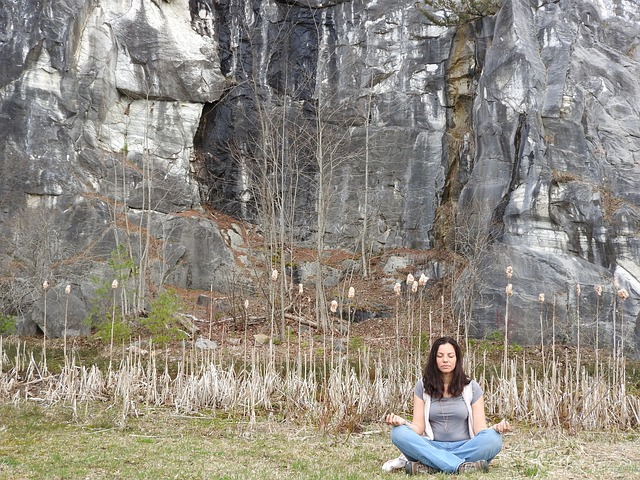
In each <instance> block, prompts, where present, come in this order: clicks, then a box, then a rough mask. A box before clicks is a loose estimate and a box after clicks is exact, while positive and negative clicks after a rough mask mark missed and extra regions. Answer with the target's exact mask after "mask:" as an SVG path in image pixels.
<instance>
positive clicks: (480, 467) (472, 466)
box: [458, 460, 489, 473]
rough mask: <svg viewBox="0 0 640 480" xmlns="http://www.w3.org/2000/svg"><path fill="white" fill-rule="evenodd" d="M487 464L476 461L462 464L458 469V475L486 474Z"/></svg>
mask: <svg viewBox="0 0 640 480" xmlns="http://www.w3.org/2000/svg"><path fill="white" fill-rule="evenodd" d="M488 471H489V462H487V461H486V460H478V461H477V462H464V463H463V464H462V465H460V466H459V467H458V473H471V472H488Z"/></svg>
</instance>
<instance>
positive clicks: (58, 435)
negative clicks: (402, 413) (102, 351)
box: [0, 404, 640, 480]
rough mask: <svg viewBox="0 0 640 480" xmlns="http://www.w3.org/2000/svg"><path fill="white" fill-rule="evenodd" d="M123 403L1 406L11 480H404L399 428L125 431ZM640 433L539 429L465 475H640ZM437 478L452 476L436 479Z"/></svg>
mask: <svg viewBox="0 0 640 480" xmlns="http://www.w3.org/2000/svg"><path fill="white" fill-rule="evenodd" d="M116 411H118V409H116V408H113V409H112V408H110V407H109V405H98V404H92V405H90V406H89V407H88V408H87V409H86V410H85V409H84V406H83V408H81V409H79V410H78V412H79V414H80V415H79V417H81V418H79V419H78V420H76V421H74V420H73V419H72V412H71V410H70V409H69V408H67V407H63V406H60V405H57V406H54V407H47V408H44V407H38V406H35V405H24V404H22V405H20V406H14V405H9V404H7V405H3V406H0V418H1V419H2V420H1V424H0V478H2V479H12V480H14V479H15V480H20V479H30V480H37V479H76V478H77V479H80V478H82V479H106V478H109V479H113V478H118V479H165V478H166V479H168V478H176V479H248V478H251V479H257V480H261V479H264V480H267V479H311V480H313V479H336V480H337V479H340V480H349V479H353V480H356V479H389V480H394V479H397V480H399V479H401V478H404V477H405V476H404V474H403V473H400V472H398V473H392V474H387V473H383V472H382V471H381V468H380V467H381V466H382V464H383V463H384V461H386V460H388V459H389V458H393V457H394V456H396V455H397V451H396V449H395V448H394V447H393V446H392V445H391V443H390V441H389V427H387V426H385V425H380V424H372V425H365V429H364V432H363V433H359V434H351V435H346V434H344V435H342V434H341V435H330V434H323V433H322V432H319V431H317V430H316V429H315V428H312V427H309V426H305V425H301V424H293V423H291V422H278V421H274V420H272V419H271V420H269V419H266V418H265V419H258V421H257V423H256V424H255V425H253V426H249V425H248V423H247V422H246V420H245V419H239V420H238V419H233V418H229V417H228V416H226V415H216V413H215V412H211V413H209V414H206V415H201V416H197V417H192V416H185V415H176V414H175V413H173V411H172V410H169V409H155V410H150V411H145V412H141V415H140V416H138V417H137V418H129V419H127V421H126V424H125V427H124V428H119V427H118V425H119V423H120V422H119V419H118V418H117V417H118V414H117V413H116ZM638 476H640V434H638V433H637V432H621V433H611V432H609V433H588V432H584V433H580V434H577V435H573V436H565V435H562V434H559V433H558V432H551V431H545V432H542V431H539V430H535V429H534V430H531V429H528V428H526V427H524V426H522V427H518V428H516V430H515V432H514V433H511V434H509V435H507V436H506V437H505V447H504V449H503V451H502V452H501V453H500V455H499V456H498V457H497V459H496V461H495V462H494V463H493V464H492V468H491V470H490V472H489V473H488V474H473V475H466V476H465V477H464V478H495V479H504V478H514V479H517V478H550V479H554V478H561V479H569V478H594V479H600V478H601V479H605V478H606V479H615V478H620V479H622V478H638ZM432 478H440V479H445V478H451V476H447V475H435V476H432Z"/></svg>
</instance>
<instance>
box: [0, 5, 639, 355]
mask: <svg viewBox="0 0 640 480" xmlns="http://www.w3.org/2000/svg"><path fill="white" fill-rule="evenodd" d="M0 15H1V20H2V21H0V61H1V64H2V66H3V68H2V69H0V138H1V140H0V160H1V161H0V206H1V207H2V208H1V209H0V231H2V233H3V237H4V238H6V239H7V241H6V242H4V243H3V245H2V246H0V255H1V256H2V265H3V270H4V272H3V276H8V277H12V281H10V282H6V285H7V287H6V288H5V290H9V291H10V292H9V293H11V295H3V298H13V299H20V300H13V301H12V302H8V303H11V305H9V304H7V305H5V308H10V309H13V310H15V311H18V312H20V314H21V315H23V316H24V317H25V318H30V315H31V311H32V310H34V309H37V308H38V307H37V305H38V303H37V302H38V301H40V300H39V299H40V298H41V293H42V292H41V290H42V289H41V287H40V285H41V281H42V279H43V278H53V279H55V280H57V281H58V282H59V283H61V284H64V283H66V282H68V281H70V280H72V279H73V281H74V283H75V284H78V285H79V289H80V291H81V292H82V291H84V292H86V295H90V293H91V291H92V288H93V287H92V285H91V281H90V278H91V276H92V275H96V274H101V275H103V276H104V275H108V273H109V272H108V266H107V264H106V260H107V259H108V258H109V256H110V255H111V254H112V252H113V251H114V249H115V248H116V247H117V246H118V245H119V244H126V245H128V246H129V249H130V251H131V252H132V255H133V256H134V258H135V259H136V260H137V261H139V262H140V263H143V264H144V265H145V266H146V269H147V270H148V271H150V272H151V275H150V276H149V277H148V278H145V282H150V284H153V285H162V284H164V283H167V284H173V285H176V286H179V287H182V288H193V289H203V290H208V289H210V288H214V289H216V290H224V289H225V288H228V287H229V283H230V282H231V281H232V280H230V279H234V278H237V277H238V276H239V275H241V274H240V273H239V272H240V270H241V269H242V268H243V267H245V266H246V265H242V264H241V263H242V262H239V263H238V262H237V260H236V258H237V257H236V255H235V254H237V253H238V252H237V251H235V252H234V250H237V249H236V248H235V247H236V246H237V245H236V243H237V242H231V241H230V238H232V237H233V235H235V234H236V233H237V232H235V233H234V232H231V230H233V229H231V230H230V231H229V232H227V227H225V226H224V225H223V224H222V223H221V222H219V221H217V220H216V218H215V217H214V216H213V215H211V214H210V213H209V211H208V209H209V208H213V209H215V210H217V211H219V212H222V213H224V214H227V215H229V216H232V217H235V218H238V219H239V220H246V221H249V222H253V223H255V224H256V226H257V230H258V231H267V230H268V228H269V227H268V225H267V222H266V221H265V219H267V218H268V217H269V214H270V213H273V212H274V211H275V210H274V208H275V209H276V210H278V211H280V212H282V213H283V215H284V214H285V212H284V211H285V210H286V215H287V218H289V219H290V222H289V224H290V228H291V231H292V237H293V238H295V239H296V241H297V242H298V243H299V245H301V246H312V245H314V242H315V241H316V238H317V237H316V236H317V232H318V231H319V229H320V231H322V232H324V233H325V235H324V238H325V244H326V245H327V246H329V247H343V248H347V249H354V250H358V248H360V247H359V245H364V246H365V247H366V250H368V251H374V252H380V251H385V250H388V249H394V248H410V249H417V250H428V249H438V248H444V247H447V248H449V249H453V250H455V251H456V252H457V253H459V254H461V255H463V256H465V258H466V261H467V262H468V266H467V269H466V270H465V272H464V274H463V276H462V277H461V279H460V280H459V281H458V282H457V284H456V289H455V296H456V298H457V299H458V306H459V315H461V316H463V317H464V318H465V322H468V328H469V329H470V330H471V331H472V332H474V334H476V335H485V334H488V333H491V332H493V331H496V330H501V329H502V326H503V323H504V319H505V305H506V303H507V302H506V300H507V299H506V296H505V295H506V294H505V287H506V285H507V284H508V283H511V284H512V285H513V292H514V294H513V296H511V297H510V298H509V306H510V310H509V315H508V318H509V322H510V326H509V332H510V338H513V339H514V340H515V341H520V342H535V341H537V340H539V337H540V335H541V331H542V332H543V333H542V334H543V335H547V336H548V335H552V334H555V335H556V336H557V337H558V338H561V339H562V340H563V341H567V342H575V341H576V340H577V339H576V328H575V326H576V324H577V323H581V324H582V323H584V329H583V330H582V334H583V335H585V336H587V337H589V338H591V340H594V338H595V336H596V332H597V335H598V337H599V341H600V342H601V344H606V345H610V344H611V343H612V342H613V341H614V332H613V330H612V328H613V321H612V320H613V318H615V319H616V321H617V322H618V323H617V324H618V325H623V326H624V328H623V329H622V330H621V331H620V330H618V331H616V337H615V341H616V342H617V343H622V342H623V341H624V345H625V347H627V348H629V349H630V350H634V351H636V352H637V351H640V324H639V323H638V319H637V317H638V312H639V311H640V304H639V302H638V298H639V295H640V283H639V282H640V267H639V266H638V265H639V263H640V249H639V244H640V240H639V236H638V230H639V227H640V196H639V193H638V192H640V190H639V189H638V178H637V177H638V176H639V175H640V167H639V163H640V162H639V161H638V152H639V151H640V148H639V147H640V135H639V133H638V132H640V128H639V127H640V82H639V81H638V78H640V53H639V52H638V42H639V33H640V9H639V8H638V4H637V3H636V2H629V1H623V0H602V1H600V2H593V1H581V0H573V1H569V0H560V1H557V2H538V1H531V0H504V2H503V4H502V7H501V8H500V10H499V11H498V12H497V14H496V15H495V16H492V17H487V18H485V19H483V20H482V21H478V22H475V23H473V24H468V25H464V26H460V27H457V28H453V27H452V28H443V27H436V26H433V25H429V23H428V21H427V20H426V18H425V17H424V16H423V15H422V14H421V12H420V11H419V9H417V8H416V7H415V5H414V2H410V1H400V2H390V1H386V0H384V1H381V2H369V1H329V2H321V1H304V2H302V1H301V2H260V1H255V2H245V1H242V0H220V1H217V2H214V1H213V0H190V1H187V0H172V1H171V2H167V1H160V0H155V1H152V0H114V1H110V2H99V1H98V2H95V1H89V0H75V1H74V0H61V1H59V2H56V3H55V6H54V4H53V3H50V2H35V1H23V2H8V3H5V4H4V5H3V8H2V13H1V14H0ZM283 132H284V133H286V135H285V134H284V133H283ZM276 185H277V188H275V186H276ZM267 187H268V188H267ZM274 192H275V193H274ZM285 200H286V201H285ZM319 205H320V206H321V213H323V216H322V222H319V218H320V217H319V215H318V213H319V209H318V206H319ZM285 207H286V208H285ZM34 238H35V239H34ZM151 240H153V242H152V241H151ZM152 244H153V245H160V246H161V247H159V248H158V251H161V252H162V254H161V255H150V252H151V245H152ZM34 252H37V253H35V254H34ZM507 266H512V267H513V270H514V274H513V277H511V278H506V276H505V273H504V272H505V269H506V267H507ZM9 268H11V275H8V272H9ZM614 281H615V282H616V286H614ZM577 285H580V287H579V288H577ZM596 286H602V287H603V291H602V295H598V294H597V293H596V290H595V287H596ZM622 288H623V289H625V290H626V291H628V293H629V298H628V299H626V300H624V302H623V301H622V300H620V299H619V297H618V296H617V293H618V290H619V289H622ZM74 291H75V290H74ZM38 292H40V293H38ZM540 294H544V295H545V301H544V302H540V301H539V298H540V297H539V295H540ZM78 298H84V295H79V296H78ZM76 310H78V311H81V310H82V309H81V308H78V309H76ZM34 311H35V310H34ZM34 315H35V316H37V315H39V314H38V313H37V312H36V313H34ZM540 318H543V321H542V323H543V326H542V327H540ZM551 323H553V327H554V328H556V327H557V331H554V332H551V328H552V327H551ZM27 330H28V329H27Z"/></svg>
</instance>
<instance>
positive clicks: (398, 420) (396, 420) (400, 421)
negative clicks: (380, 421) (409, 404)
mask: <svg viewBox="0 0 640 480" xmlns="http://www.w3.org/2000/svg"><path fill="white" fill-rule="evenodd" d="M385 422H387V423H388V424H389V425H393V426H394V427H397V426H399V425H406V424H407V423H408V422H407V420H405V419H404V418H402V417H401V416H400V415H396V414H395V413H389V414H387V417H386V418H385Z"/></svg>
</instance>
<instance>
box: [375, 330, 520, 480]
mask: <svg viewBox="0 0 640 480" xmlns="http://www.w3.org/2000/svg"><path fill="white" fill-rule="evenodd" d="M386 422H387V423H388V424H390V425H393V426H394V428H393V429H392V431H391V441H392V442H393V444H394V445H395V446H396V447H398V449H399V450H400V451H401V452H402V453H403V454H404V456H405V457H406V459H407V462H406V465H405V471H406V472H407V473H409V474H416V473H421V472H438V471H442V472H447V473H456V472H459V473H462V472H470V471H476V470H481V471H487V470H488V469H489V462H491V460H492V459H493V458H494V457H495V456H496V455H497V454H498V452H499V451H500V449H501V448H502V435H501V434H502V433H503V432H506V431H508V430H509V429H510V428H511V426H510V425H509V423H508V422H507V421H506V420H502V421H501V422H500V423H497V424H495V425H493V426H492V427H491V428H487V421H486V418H485V412H484V398H483V392H482V389H481V388H480V385H478V383H477V382H476V381H475V380H471V379H470V378H469V377H468V376H467V375H466V374H465V373H464V370H463V369H462V351H461V350H460V346H459V345H458V343H457V342H456V341H455V340H454V339H453V338H451V337H442V338H438V339H437V340H436V341H435V342H434V343H433V346H432V347H431V351H430V352H429V358H428V360H427V364H426V366H425V367H424V371H423V374H422V378H421V379H420V380H418V381H417V383H416V386H415V389H414V398H413V421H408V420H406V419H405V418H403V417H401V416H399V415H395V414H393V413H390V414H389V415H387V416H386Z"/></svg>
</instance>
